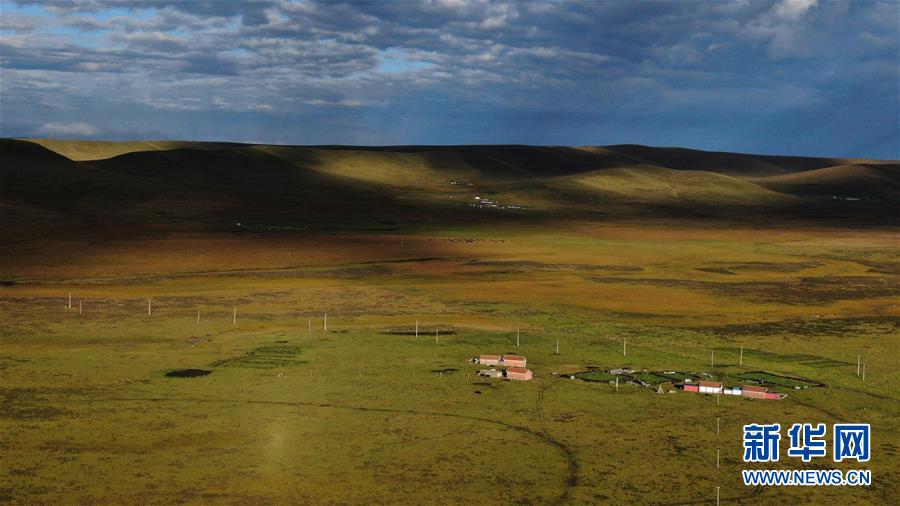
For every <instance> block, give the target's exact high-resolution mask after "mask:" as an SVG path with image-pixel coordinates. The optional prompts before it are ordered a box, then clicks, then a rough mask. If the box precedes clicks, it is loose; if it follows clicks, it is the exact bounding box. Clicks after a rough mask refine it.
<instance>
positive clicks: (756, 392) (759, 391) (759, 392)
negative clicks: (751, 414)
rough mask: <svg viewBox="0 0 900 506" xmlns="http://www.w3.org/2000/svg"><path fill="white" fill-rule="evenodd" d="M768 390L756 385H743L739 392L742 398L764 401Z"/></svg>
mask: <svg viewBox="0 0 900 506" xmlns="http://www.w3.org/2000/svg"><path fill="white" fill-rule="evenodd" d="M768 390H769V389H767V388H766V387H761V386H757V385H744V387H743V389H742V390H741V396H742V397H749V398H750V399H765V398H766V393H767V392H768Z"/></svg>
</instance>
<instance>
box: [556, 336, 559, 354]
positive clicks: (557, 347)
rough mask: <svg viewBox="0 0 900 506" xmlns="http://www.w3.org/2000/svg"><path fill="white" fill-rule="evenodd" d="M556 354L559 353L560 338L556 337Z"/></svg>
mask: <svg viewBox="0 0 900 506" xmlns="http://www.w3.org/2000/svg"><path fill="white" fill-rule="evenodd" d="M556 354H557V355H559V338H558V337H557V338H556Z"/></svg>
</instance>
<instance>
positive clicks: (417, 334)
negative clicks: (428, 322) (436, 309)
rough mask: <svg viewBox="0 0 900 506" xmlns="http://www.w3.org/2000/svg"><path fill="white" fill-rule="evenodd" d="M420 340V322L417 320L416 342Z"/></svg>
mask: <svg viewBox="0 0 900 506" xmlns="http://www.w3.org/2000/svg"><path fill="white" fill-rule="evenodd" d="M418 340H419V320H416V341H418Z"/></svg>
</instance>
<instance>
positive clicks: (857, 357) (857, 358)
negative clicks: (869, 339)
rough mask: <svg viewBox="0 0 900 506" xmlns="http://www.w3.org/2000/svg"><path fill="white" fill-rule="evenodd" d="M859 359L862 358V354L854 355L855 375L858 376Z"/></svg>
mask: <svg viewBox="0 0 900 506" xmlns="http://www.w3.org/2000/svg"><path fill="white" fill-rule="evenodd" d="M861 359H862V355H857V356H856V375H857V376H859V364H860V360H861Z"/></svg>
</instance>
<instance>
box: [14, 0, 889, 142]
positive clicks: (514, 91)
mask: <svg viewBox="0 0 900 506" xmlns="http://www.w3.org/2000/svg"><path fill="white" fill-rule="evenodd" d="M0 136H2V137H54V138H78V139H110V140H127V139H184V140H225V141H239V142H258V143H277V144H355V145H397V144H540V145H609V144H623V143H633V144H648V145H655V146H682V147H692V148H699V149H711V150H722V151H739V152H753V153H771V154H794V155H818V156H860V157H874V158H889V159H900V1H896V0H892V1H888V2H877V1H850V2H842V1H817V0H773V1H747V0H737V1H722V2H719V1H716V2H706V1H677V2H649V1H632V2H613V1H608V2H560V1H554V2H533V3H524V2H500V1H498V2H493V1H490V2H486V1H473V2H461V1H450V0H435V1H427V2H421V3H413V2H406V1H396V2H363V1H359V2H350V3H342V2H328V3H312V2H301V1H287V0H271V1H269V0H261V1H253V2H250V1H246V2H234V1H227V0H219V1H200V0H195V1H176V0H158V1H145V0H84V1H80V2H73V1H42V2H35V1H24V0H23V1H17V0H0Z"/></svg>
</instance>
